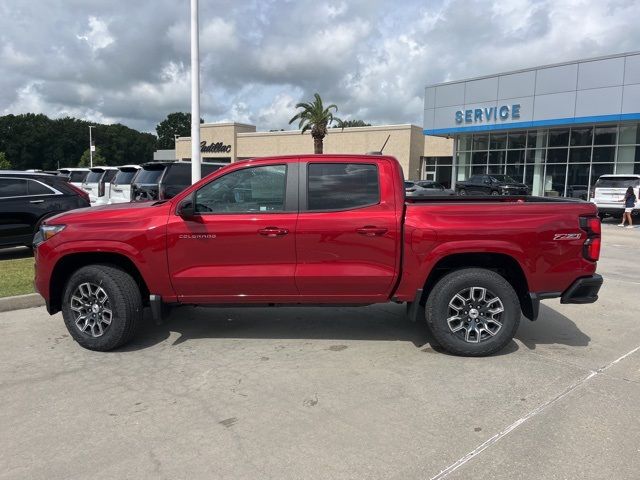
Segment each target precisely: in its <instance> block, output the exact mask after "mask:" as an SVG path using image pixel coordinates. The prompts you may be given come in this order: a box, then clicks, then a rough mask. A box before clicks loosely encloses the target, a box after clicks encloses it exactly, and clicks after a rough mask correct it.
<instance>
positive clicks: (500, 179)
mask: <svg viewBox="0 0 640 480" xmlns="http://www.w3.org/2000/svg"><path fill="white" fill-rule="evenodd" d="M491 179H492V180H494V181H496V182H501V183H520V182H516V181H515V180H514V179H513V178H511V177H510V176H509V175H491Z"/></svg>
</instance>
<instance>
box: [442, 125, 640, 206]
mask: <svg viewBox="0 0 640 480" xmlns="http://www.w3.org/2000/svg"><path fill="white" fill-rule="evenodd" d="M458 142H459V143H458V145H459V146H460V147H463V148H470V149H472V151H467V152H464V151H463V152H459V153H458V156H457V162H458V165H460V167H459V169H458V172H457V173H456V177H457V178H458V179H459V180H466V179H467V178H469V176H470V175H472V174H480V173H486V172H491V173H495V174H500V173H506V174H508V175H510V176H512V177H514V178H517V179H518V180H520V179H523V180H524V182H525V183H526V184H527V185H529V187H530V188H531V192H532V194H533V195H557V196H563V195H566V196H569V197H574V198H585V195H588V192H590V190H591V188H592V186H593V184H594V183H595V181H596V180H597V179H598V177H599V176H600V175H604V174H605V173H613V172H616V173H621V174H632V173H636V174H640V122H634V123H631V122H628V123H623V124H620V125H610V124H604V125H581V126H576V127H570V128H552V129H536V130H526V131H509V132H506V133H502V132H497V133H491V134H487V133H480V134H476V135H473V136H472V135H466V136H465V137H461V138H459V139H458ZM465 145H466V146H465ZM440 165H441V164H440V163H439V162H436V166H440ZM585 188H586V190H587V193H586V194H585Z"/></svg>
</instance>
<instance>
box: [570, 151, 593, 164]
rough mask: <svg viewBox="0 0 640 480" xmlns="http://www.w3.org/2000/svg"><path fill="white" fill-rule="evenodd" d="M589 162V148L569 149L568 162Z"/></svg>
mask: <svg viewBox="0 0 640 480" xmlns="http://www.w3.org/2000/svg"><path fill="white" fill-rule="evenodd" d="M590 161H591V147H580V148H571V149H569V162H571V163H589V162H590Z"/></svg>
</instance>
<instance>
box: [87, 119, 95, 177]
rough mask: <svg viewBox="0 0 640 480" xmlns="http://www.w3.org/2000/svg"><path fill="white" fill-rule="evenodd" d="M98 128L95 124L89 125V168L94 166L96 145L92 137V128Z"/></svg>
mask: <svg viewBox="0 0 640 480" xmlns="http://www.w3.org/2000/svg"><path fill="white" fill-rule="evenodd" d="M92 128H96V127H95V126H93V125H89V168H93V151H94V150H95V149H96V147H94V146H93V140H92V138H91V129H92Z"/></svg>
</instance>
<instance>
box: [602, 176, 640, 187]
mask: <svg viewBox="0 0 640 480" xmlns="http://www.w3.org/2000/svg"><path fill="white" fill-rule="evenodd" d="M638 186H640V178H638V177H600V178H599V179H598V181H597V182H596V188H629V187H638Z"/></svg>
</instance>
